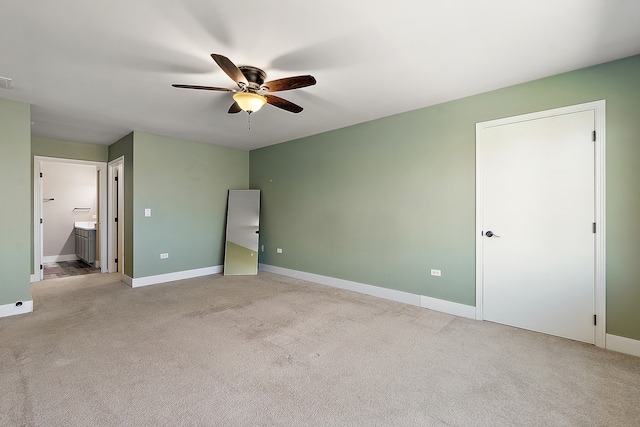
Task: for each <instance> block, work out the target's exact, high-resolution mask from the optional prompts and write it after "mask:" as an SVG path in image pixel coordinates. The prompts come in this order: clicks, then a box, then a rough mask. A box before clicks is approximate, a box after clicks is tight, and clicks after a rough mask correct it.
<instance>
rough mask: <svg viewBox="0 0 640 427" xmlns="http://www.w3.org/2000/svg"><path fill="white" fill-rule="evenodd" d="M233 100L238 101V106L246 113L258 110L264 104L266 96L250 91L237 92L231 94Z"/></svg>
mask: <svg viewBox="0 0 640 427" xmlns="http://www.w3.org/2000/svg"><path fill="white" fill-rule="evenodd" d="M233 100H234V101H236V102H237V103H238V106H240V108H242V109H243V110H244V111H246V112H247V113H253V112H256V111H258V110H259V109H260V108H262V106H263V105H264V104H266V103H267V98H265V97H264V96H262V95H258V94H257V93H251V92H238V93H234V94H233Z"/></svg>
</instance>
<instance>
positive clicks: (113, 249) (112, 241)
mask: <svg viewBox="0 0 640 427" xmlns="http://www.w3.org/2000/svg"><path fill="white" fill-rule="evenodd" d="M108 167H109V178H108V179H109V185H108V189H107V193H108V212H109V218H108V222H109V237H108V242H109V261H108V271H109V273H117V272H120V273H124V222H125V217H124V156H120V157H118V158H117V159H115V160H113V161H111V162H109V165H108ZM116 172H117V174H116ZM116 176H117V177H118V182H117V183H116V184H114V181H115V177H116ZM114 185H116V186H117V190H118V191H117V192H116V191H114ZM116 197H117V198H118V199H117V200H116ZM116 206H117V207H118V212H116V210H115V207H116ZM116 217H117V218H118V222H117V223H116V220H115V219H116ZM116 242H117V244H116ZM118 249H120V256H118ZM116 258H118V263H117V264H116V262H115V260H116Z"/></svg>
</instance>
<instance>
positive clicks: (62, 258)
mask: <svg viewBox="0 0 640 427" xmlns="http://www.w3.org/2000/svg"><path fill="white" fill-rule="evenodd" d="M79 259H80V258H78V256H77V255H76V254H67V255H48V256H43V257H42V263H43V264H47V263H49V262H65V261H76V260H79Z"/></svg>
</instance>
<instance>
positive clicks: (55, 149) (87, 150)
mask: <svg viewBox="0 0 640 427" xmlns="http://www.w3.org/2000/svg"><path fill="white" fill-rule="evenodd" d="M108 150H109V147H107V146H106V145H96V144H85V143H81V142H72V141H63V140H60V139H53V138H42V137H39V136H33V137H32V138H31V154H32V155H33V156H42V157H55V158H60V159H73V160H84V161H89V162H106V161H107V155H108Z"/></svg>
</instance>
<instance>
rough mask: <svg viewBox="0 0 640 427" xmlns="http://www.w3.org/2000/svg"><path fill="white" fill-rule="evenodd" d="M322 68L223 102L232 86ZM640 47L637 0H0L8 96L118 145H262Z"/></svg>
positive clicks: (65, 129) (44, 125)
mask: <svg viewBox="0 0 640 427" xmlns="http://www.w3.org/2000/svg"><path fill="white" fill-rule="evenodd" d="M211 53H219V54H222V55H225V56H227V57H228V58H229V59H231V60H232V61H233V62H234V63H235V64H236V65H253V66H256V67H260V68H262V69H264V70H265V71H266V72H267V80H273V79H278V78H282V77H289V76H295V75H302V74H312V75H313V76H315V77H316V79H317V81H318V83H317V85H315V86H311V87H307V88H303V89H297V90H293V91H286V92H279V93H277V95H278V96H280V97H282V98H285V99H287V100H289V101H292V102H295V103H297V104H299V105H301V106H302V107H304V111H303V112H302V113H300V114H292V113H288V112H286V111H283V110H280V109H277V108H274V107H273V106H270V105H267V106H265V107H264V108H263V109H262V110H260V111H259V112H256V113H255V114H253V115H252V116H251V129H250V130H249V129H248V121H247V118H248V117H247V114H245V113H240V114H235V115H229V114H227V110H228V108H229V106H230V105H231V104H232V102H233V101H232V98H231V94H230V93H228V92H212V91H198V90H189V89H176V88H173V87H171V84H172V83H181V84H193V85H208V86H222V87H229V88H234V87H236V86H235V83H234V82H233V81H232V80H231V79H230V78H229V77H228V76H227V75H226V74H224V73H223V72H222V71H221V70H220V68H219V67H218V66H217V65H216V63H215V62H214V61H213V60H212V59H211V57H210V54H211ZM638 53H640V1H638V0H537V1H527V2H524V1H514V0H483V1H478V0H439V1H436V0H422V1H418V0H395V1H389V0H368V1H365V0H361V1H349V0H319V1H316V2H305V1H300V0H260V1H258V0H244V1H226V2H223V1H219V0H182V1H176V0H109V1H106V0H93V1H82V0H55V1H42V2H37V5H36V4H34V2H31V1H25V0H3V1H2V7H1V8H0V76H3V77H8V78H11V79H13V86H14V88H13V89H0V98H8V99H13V100H18V101H23V102H27V103H30V104H31V105H32V109H31V111H32V121H33V122H34V123H33V125H32V133H33V134H34V135H37V136H43V137H49V138H57V139H63V140H69V141H79V142H87V143H93V144H111V143H113V142H115V141H117V140H118V139H120V138H121V137H123V136H124V135H126V134H128V133H130V132H131V131H132V130H139V131H144V132H150V133H155V134H160V135H167V136H173V137H177V138H183V139H190V140H196V141H202V142H207V143H213V144H218V145H222V146H229V147H235V148H241V149H247V150H249V149H254V148H258V147H263V146H267V145H271V144H276V143H279V142H282V141H287V140H291V139H295V138H299V137H303V136H308V135H312V134H316V133H320V132H324V131H328V130H331V129H337V128H341V127H345V126H349V125H352V124H356V123H361V122H365V121H369V120H373V119H377V118H380V117H384V116H389V115H392V114H397V113H401V112H404V111H409V110H414V109H417V108H421V107H426V106H429V105H434V104H438V103H441V102H444V101H449V100H453V99H457V98H461V97H465V96H469V95H473V94H477V93H482V92H486V91H489V90H493V89H497V88H501V87H505V86H510V85H514V84H518V83H522V82H525V81H530V80H534V79H538V78H541V77H546V76H550V75H554V74H558V73H561V72H565V71H570V70H575V69H578V68H582V67H586V66H589V65H594V64H599V63H603V62H607V61H610V60H614V59H618V58H623V57H627V56H631V55H634V54H638Z"/></svg>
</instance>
